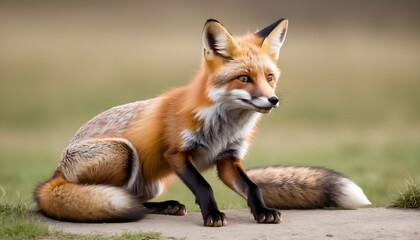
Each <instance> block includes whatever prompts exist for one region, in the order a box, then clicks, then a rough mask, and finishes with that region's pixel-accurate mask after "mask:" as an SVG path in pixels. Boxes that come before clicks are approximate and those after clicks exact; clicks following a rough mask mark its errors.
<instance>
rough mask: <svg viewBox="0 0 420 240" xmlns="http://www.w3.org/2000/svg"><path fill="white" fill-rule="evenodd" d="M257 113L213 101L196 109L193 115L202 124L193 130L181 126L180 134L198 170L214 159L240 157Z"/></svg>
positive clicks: (256, 119) (243, 152) (244, 150)
mask: <svg viewBox="0 0 420 240" xmlns="http://www.w3.org/2000/svg"><path fill="white" fill-rule="evenodd" d="M259 116H260V114H259V113H257V112H254V111H249V110H241V109H230V108H229V107H227V106H224V105H223V104H215V105H212V106H210V107H207V108H201V109H198V110H197V112H196V117H197V118H198V119H200V120H203V125H202V127H200V128H199V129H197V130H196V131H194V132H191V131H189V130H184V131H183V132H182V133H181V134H182V138H183V144H182V147H183V148H184V149H185V150H189V151H194V153H195V155H194V158H195V159H194V163H195V165H196V166H197V168H198V169H199V170H205V169H207V168H209V167H210V166H212V165H214V162H215V161H217V160H221V159H223V158H225V157H237V158H239V159H243V158H244V156H245V154H246V152H247V149H248V143H247V142H246V138H247V136H248V135H249V134H251V132H252V130H253V128H254V126H255V124H256V123H257V121H258V119H259Z"/></svg>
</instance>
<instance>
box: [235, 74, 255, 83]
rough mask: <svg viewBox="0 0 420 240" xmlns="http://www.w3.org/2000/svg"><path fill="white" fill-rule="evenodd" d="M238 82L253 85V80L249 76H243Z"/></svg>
mask: <svg viewBox="0 0 420 240" xmlns="http://www.w3.org/2000/svg"><path fill="white" fill-rule="evenodd" d="M238 80H239V81H241V82H244V83H252V82H253V81H252V79H251V78H250V77H249V76H247V75H242V76H239V77H238Z"/></svg>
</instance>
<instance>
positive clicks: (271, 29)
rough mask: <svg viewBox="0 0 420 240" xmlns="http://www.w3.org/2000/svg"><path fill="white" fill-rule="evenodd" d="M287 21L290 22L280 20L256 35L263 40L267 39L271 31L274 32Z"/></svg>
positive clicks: (283, 19)
mask: <svg viewBox="0 0 420 240" xmlns="http://www.w3.org/2000/svg"><path fill="white" fill-rule="evenodd" d="M285 20H286V21H288V20H287V18H280V19H279V20H277V21H275V22H274V23H272V24H271V25H269V26H268V27H266V28H264V29H262V30H261V31H259V32H257V33H256V34H257V35H258V36H260V37H262V38H266V37H267V36H268V35H269V34H270V33H271V31H273V29H274V28H275V27H277V26H278V25H279V24H280V23H281V22H283V21H285Z"/></svg>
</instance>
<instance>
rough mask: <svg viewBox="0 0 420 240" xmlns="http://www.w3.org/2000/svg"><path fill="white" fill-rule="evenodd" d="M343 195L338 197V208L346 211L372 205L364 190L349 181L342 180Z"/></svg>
mask: <svg viewBox="0 0 420 240" xmlns="http://www.w3.org/2000/svg"><path fill="white" fill-rule="evenodd" d="M342 181H343V182H342V184H343V186H342V188H341V195H340V196H339V197H338V200H337V202H338V206H340V207H342V208H345V209H356V208H359V207H363V206H367V205H371V204H372V203H371V202H370V201H369V200H368V199H367V197H366V195H365V194H364V193H363V190H362V189H361V188H360V187H359V186H357V185H356V184H355V183H354V182H353V181H351V180H349V179H342Z"/></svg>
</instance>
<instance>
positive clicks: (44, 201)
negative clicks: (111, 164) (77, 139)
mask: <svg viewBox="0 0 420 240" xmlns="http://www.w3.org/2000/svg"><path fill="white" fill-rule="evenodd" d="M35 200H36V202H37V203H38V206H39V208H40V211H41V212H42V213H43V214H45V215H46V216H48V217H50V218H54V219H57V220H64V221H72V222H123V221H136V220H139V219H141V218H143V217H144V215H145V213H146V210H145V208H144V207H143V205H142V204H141V203H140V201H139V200H138V199H137V198H136V197H134V196H133V195H131V194H130V193H128V192H127V191H126V190H125V189H123V188H119V187H113V186H107V185H79V184H74V183H70V182H68V181H66V180H65V179H64V178H62V177H56V178H53V179H51V180H48V181H46V182H44V183H42V184H40V185H39V186H38V187H37V188H36V190H35Z"/></svg>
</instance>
